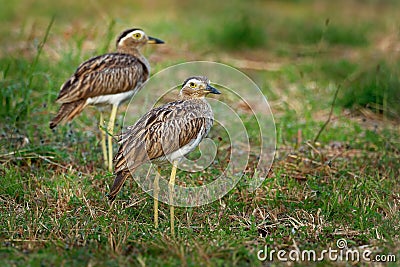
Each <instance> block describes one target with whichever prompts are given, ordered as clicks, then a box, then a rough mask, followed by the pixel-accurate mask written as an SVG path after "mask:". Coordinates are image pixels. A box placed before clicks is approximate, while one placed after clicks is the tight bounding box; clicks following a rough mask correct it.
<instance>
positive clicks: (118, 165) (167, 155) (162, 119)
mask: <svg viewBox="0 0 400 267" xmlns="http://www.w3.org/2000/svg"><path fill="white" fill-rule="evenodd" d="M209 93H212V94H220V92H219V91H218V90H217V89H216V88H214V87H212V86H211V85H210V81H209V80H208V78H207V77H203V76H195V77H189V78H188V79H186V80H185V81H184V82H183V85H182V89H181V91H180V93H179V100H177V101H174V102H170V103H167V104H165V105H162V106H160V107H157V108H153V109H152V110H150V111H148V112H147V113H146V114H145V115H144V116H143V117H141V118H140V119H139V120H138V121H137V122H136V123H135V124H134V125H133V126H130V127H128V128H127V130H126V131H125V132H124V133H123V134H122V135H121V137H120V140H119V144H120V146H119V150H118V153H117V154H116V155H115V158H114V174H115V176H116V177H115V180H114V183H113V185H112V187H111V190H110V193H109V194H108V198H109V200H110V201H111V202H112V201H114V199H115V197H116V195H117V194H118V192H119V191H120V190H121V187H122V186H123V184H124V182H125V180H126V179H127V178H128V177H129V176H130V175H131V173H132V172H134V171H135V169H136V168H138V167H139V166H140V165H142V164H143V163H145V162H149V161H150V162H152V163H154V164H156V165H158V171H157V174H156V178H155V180H154V191H153V194H154V224H155V227H156V228H157V227H158V193H159V186H158V182H159V178H160V168H161V164H163V163H164V162H166V161H169V162H171V163H172V171H171V176H170V180H169V183H168V189H169V200H170V201H169V202H170V203H171V204H172V203H173V193H172V192H173V189H174V184H175V175H176V169H177V164H178V162H179V160H180V159H181V158H182V157H183V156H185V155H186V154H188V153H189V152H191V151H193V150H194V149H195V148H196V147H197V146H198V145H199V143H200V141H201V140H202V139H203V138H204V137H205V136H206V135H207V134H208V132H209V131H210V129H211V127H212V125H213V122H214V115H213V112H212V109H211V106H210V104H209V103H208V102H207V100H206V99H205V96H206V95H208V94H209ZM170 221H171V234H172V235H174V234H175V229H174V206H173V205H171V206H170Z"/></svg>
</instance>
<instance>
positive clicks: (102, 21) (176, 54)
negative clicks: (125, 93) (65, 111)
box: [0, 0, 400, 266]
mask: <svg viewBox="0 0 400 267" xmlns="http://www.w3.org/2000/svg"><path fill="white" fill-rule="evenodd" d="M3 2H4V3H1V6H2V9H1V11H0V14H1V16H0V20H1V26H0V33H1V35H2V36H3V37H2V40H1V51H0V66H1V68H0V84H1V90H0V99H1V106H2V108H1V109H0V126H1V127H0V134H1V136H0V164H1V165H0V177H1V186H0V201H1V205H0V255H1V257H0V262H1V263H2V264H1V265H2V266H59V265H65V266H71V265H73V266H120V265H122V266H124V265H134V266H137V265H140V266H160V265H166V266H173V265H182V266H198V265H206V266H225V265H226V266H263V265H269V266H281V265H289V266H292V265H325V264H328V265H343V266H344V265H347V264H357V262H356V261H350V262H346V261H344V260H342V261H340V260H330V259H329V257H328V256H327V255H325V260H324V261H323V262H318V261H317V262H316V261H312V260H305V261H301V260H297V261H291V260H289V261H282V260H279V258H278V257H277V254H274V257H273V259H270V258H268V259H264V260H263V259H262V257H261V259H259V258H258V256H263V255H264V254H263V253H264V252H265V248H267V249H268V252H271V250H276V251H278V250H284V251H286V253H289V252H293V251H294V252H293V255H295V253H298V252H300V253H301V252H302V251H310V250H312V251H315V252H316V253H321V252H322V251H323V250H328V249H330V248H331V249H338V245H340V243H339V242H338V241H339V240H340V241H343V240H345V241H346V242H347V247H348V249H349V250H351V251H357V252H359V253H362V252H365V251H366V250H370V251H371V252H372V256H371V259H375V260H376V261H375V262H372V263H371V262H369V263H367V262H365V261H363V262H362V263H363V264H373V265H391V266H396V262H394V260H397V262H398V261H399V260H400V252H399V251H400V249H399V248H400V241H399V226H400V225H399V219H400V213H399V211H400V210H399V209H400V207H399V206H400V186H399V177H400V172H399V170H400V161H399V157H400V128H399V119H400V105H399V102H400V94H399V92H400V91H399V87H400V63H399V62H400V61H399V51H400V36H399V26H400V19H399V17H398V14H399V11H400V5H399V4H398V3H397V1H394V0H393V1H391V0H386V1H374V0H369V1H356V0H353V1H345V0H339V1H334V2H333V1H313V0H296V1H295V0H292V1H257V0H253V1H226V3H225V2H224V3H217V1H207V2H206V3H204V2H201V3H200V1H194V0H191V1H178V0H175V1H162V2H161V3H160V2H156V1H136V2H135V3H132V1H125V0H118V1H112V2H110V1H97V2H93V1H89V2H87V3H82V2H80V1H64V0H60V1H45V0H42V1H28V0H24V1H19V2H18V1H8V2H5V1H3ZM137 26H140V27H141V28H143V29H145V31H146V32H148V33H149V35H151V36H154V37H158V38H160V39H163V40H164V41H166V44H165V45H163V46H159V47H149V48H147V49H146V50H145V51H144V53H145V55H146V56H147V57H148V58H149V61H150V64H151V65H152V73H157V72H158V71H160V70H163V69H164V68H166V67H168V66H172V65H174V64H177V63H182V62H186V61H192V60H208V61H215V62H221V63H224V64H228V65H230V66H232V67H235V68H237V69H239V70H240V71H242V72H244V73H245V74H246V75H248V76H249V77H250V78H251V79H253V80H254V81H255V82H256V83H257V85H258V86H259V87H260V89H261V91H262V93H263V94H264V95H265V96H266V98H267V99H268V102H269V104H270V107H271V110H272V113H273V115H274V119H275V123H276V134H277V135H276V141H277V143H276V153H275V158H274V162H273V164H272V168H271V170H270V171H269V173H268V175H267V177H266V179H265V181H264V182H263V184H262V185H261V186H260V187H259V188H258V189H257V190H256V191H255V192H249V191H248V190H247V189H246V185H245V180H246V179H243V180H241V181H240V182H239V183H238V184H237V186H236V187H235V188H234V189H232V190H231V191H230V192H229V193H228V194H227V195H225V196H224V197H223V198H222V199H220V200H217V201H215V202H213V203H211V204H208V205H205V206H201V207H193V208H176V209H175V212H176V226H177V228H176V233H177V235H176V237H172V236H171V234H170V229H169V207H168V206H167V205H165V204H161V206H160V228H159V229H155V228H154V225H153V217H152V212H153V210H152V209H153V201H152V198H151V197H150V196H149V195H148V194H146V193H145V192H143V191H142V190H141V189H140V188H139V187H138V186H137V184H136V183H135V181H134V180H133V179H131V180H129V181H128V182H127V184H126V185H125V187H124V189H123V190H122V192H121V194H119V196H118V198H117V201H116V203H115V204H114V205H113V207H110V206H109V204H108V202H107V200H106V197H105V195H106V193H107V192H108V190H109V187H110V184H111V183H112V181H113V174H112V173H109V172H108V171H107V170H106V169H105V168H104V167H103V165H102V157H101V148H100V144H99V138H98V137H99V132H98V128H97V118H98V111H97V110H96V109H94V108H88V109H86V110H85V111H84V112H83V113H82V114H81V115H80V116H79V117H77V118H76V119H75V120H74V121H73V122H72V123H71V124H66V125H62V126H61V127H59V128H57V129H56V130H55V131H52V130H50V129H49V128H48V122H49V120H50V118H51V116H53V115H54V114H55V112H56V111H57V108H58V104H56V103H55V99H56V97H57V94H58V91H59V87H60V86H61V84H62V83H63V82H64V81H65V80H66V79H67V78H68V77H69V76H70V75H71V73H72V72H73V71H74V70H75V68H76V67H77V66H78V64H79V63H81V62H82V61H83V60H85V59H88V58H89V57H91V56H94V55H97V54H101V53H105V52H107V51H112V50H113V49H114V39H115V36H116V35H117V34H118V33H119V32H121V31H122V30H124V29H126V28H130V27H137ZM336 93H337V94H336ZM227 102H228V103H230V104H231V105H235V104H237V103H232V102H229V99H227ZM236 107H239V108H238V110H240V117H241V118H242V120H243V121H244V122H245V125H246V129H247V130H248V134H249V136H250V137H251V138H256V137H257V134H258V133H257V131H256V130H255V129H256V126H257V125H255V124H254V120H252V119H251V116H250V115H249V113H248V110H247V107H246V106H240V105H239V106H236ZM121 110H123V109H121ZM122 117H123V114H120V115H119V117H118V123H119V124H118V127H119V129H120V128H121V124H122ZM118 127H117V128H118ZM210 137H211V138H212V139H213V140H219V142H218V146H217V148H218V150H217V152H218V153H220V154H218V155H223V153H226V149H227V147H228V146H229V144H227V143H225V138H224V133H223V131H222V128H221V127H218V126H216V127H214V128H213V130H212V131H211V132H210ZM252 140H253V139H252ZM116 149H117V147H115V150H116ZM195 153H198V152H195ZM192 156H193V157H196V155H195V154H194V155H192ZM250 159H251V160H250V162H249V165H248V166H247V169H246V170H247V172H246V174H245V178H246V176H250V175H251V174H252V172H254V165H255V162H256V161H257V154H254V155H252V156H251V157H250ZM213 166H214V165H212V166H211V167H209V168H208V169H207V170H206V171H204V172H199V173H194V174H189V173H186V172H184V171H179V172H178V180H179V181H180V182H181V183H183V184H184V183H187V184H189V183H191V184H194V185H200V184H203V183H205V182H208V181H209V179H212V178H213V177H214V176H215V174H216V173H218V171H219V170H218V169H217V168H216V167H213ZM168 172H169V168H168V167H167V168H165V170H163V174H164V175H165V176H167V175H168ZM341 251H344V250H341ZM260 253H261V254H260ZM287 255H288V254H286V256H287ZM377 255H378V256H377ZM378 257H380V258H378ZM379 259H380V260H381V261H383V260H385V261H387V262H386V263H380V262H377V261H378V260H379Z"/></svg>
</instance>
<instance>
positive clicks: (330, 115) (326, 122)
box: [313, 85, 340, 144]
mask: <svg viewBox="0 0 400 267" xmlns="http://www.w3.org/2000/svg"><path fill="white" fill-rule="evenodd" d="M339 90H340V85H339V86H338V87H337V88H336V91H335V95H334V96H333V101H332V105H331V110H330V112H329V116H328V119H327V120H326V121H325V123H324V125H322V127H321V129H319V131H318V133H317V136H315V138H314V140H313V142H314V144H315V143H316V142H317V141H318V139H319V136H320V135H321V133H322V132H323V131H324V130H325V128H326V126H327V125H328V124H329V122H330V121H331V118H332V114H333V108H334V107H335V102H336V99H337V96H338V93H339Z"/></svg>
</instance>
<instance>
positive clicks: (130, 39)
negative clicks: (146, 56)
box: [117, 29, 164, 48]
mask: <svg viewBox="0 0 400 267" xmlns="http://www.w3.org/2000/svg"><path fill="white" fill-rule="evenodd" d="M163 43H164V41H162V40H160V39H157V38H154V37H150V36H147V35H146V33H145V32H144V31H143V30H142V29H129V30H126V31H124V32H123V33H121V34H120V35H119V37H118V39H117V48H124V47H125V48H140V47H142V46H144V45H145V44H163Z"/></svg>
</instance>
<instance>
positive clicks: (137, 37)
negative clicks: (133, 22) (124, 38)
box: [133, 33, 142, 39]
mask: <svg viewBox="0 0 400 267" xmlns="http://www.w3.org/2000/svg"><path fill="white" fill-rule="evenodd" d="M133 37H135V38H136V39H139V38H140V37H142V35H141V34H140V33H135V34H134V35H133Z"/></svg>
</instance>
